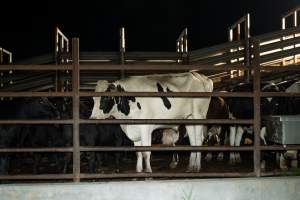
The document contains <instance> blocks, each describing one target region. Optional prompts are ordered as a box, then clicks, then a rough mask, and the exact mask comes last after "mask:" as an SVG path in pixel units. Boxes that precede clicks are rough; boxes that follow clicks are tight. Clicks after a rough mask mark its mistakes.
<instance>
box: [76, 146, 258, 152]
mask: <svg viewBox="0 0 300 200" xmlns="http://www.w3.org/2000/svg"><path fill="white" fill-rule="evenodd" d="M252 150H253V147H251V146H241V147H229V146H176V147H171V146H161V147H146V146H145V147H131V146H128V147H125V146H124V147H113V146H112V147H103V146H102V147H100V146H96V147H84V146H82V147H80V151H81V152H83V151H99V152H101V151H112V152H113V151H114V152H115V151H117V152H119V151H252Z"/></svg>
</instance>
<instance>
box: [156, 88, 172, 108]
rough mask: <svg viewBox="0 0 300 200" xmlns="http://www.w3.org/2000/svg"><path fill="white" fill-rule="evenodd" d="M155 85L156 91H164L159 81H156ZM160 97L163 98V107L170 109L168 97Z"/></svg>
mask: <svg viewBox="0 0 300 200" xmlns="http://www.w3.org/2000/svg"><path fill="white" fill-rule="evenodd" d="M156 86H157V90H158V92H164V89H163V87H162V86H161V85H160V84H159V83H156ZM167 91H168V92H169V91H171V90H170V89H169V88H167ZM161 99H162V100H163V103H164V105H165V107H166V108H167V109H170V108H171V102H170V101H169V99H168V98H167V97H161Z"/></svg>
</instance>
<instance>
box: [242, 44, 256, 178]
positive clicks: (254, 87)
mask: <svg viewBox="0 0 300 200" xmlns="http://www.w3.org/2000/svg"><path fill="white" fill-rule="evenodd" d="M253 45H254V48H253V50H254V53H253V54H254V61H253V63H252V65H253V68H254V74H253V90H254V98H253V105H254V124H253V125H254V156H253V159H254V172H255V175H256V176H257V177H260V173H261V166H260V164H261V161H260V159H261V152H260V121H261V117H260V114H261V113H260V78H261V77H260V60H259V41H254V44H253ZM241 109H242V108H241Z"/></svg>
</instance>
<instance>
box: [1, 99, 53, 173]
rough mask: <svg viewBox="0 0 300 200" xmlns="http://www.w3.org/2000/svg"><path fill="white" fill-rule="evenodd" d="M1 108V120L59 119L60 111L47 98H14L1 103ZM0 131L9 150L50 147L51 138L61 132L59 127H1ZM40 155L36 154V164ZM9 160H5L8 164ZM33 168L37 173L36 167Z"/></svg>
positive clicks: (7, 158) (4, 144)
mask: <svg viewBox="0 0 300 200" xmlns="http://www.w3.org/2000/svg"><path fill="white" fill-rule="evenodd" d="M0 107H1V115H0V116H1V119H57V118H58V117H59V116H58V115H59V113H58V111H57V110H56V109H55V107H54V106H53V104H52V103H51V102H49V101H48V99H47V98H34V99H29V98H25V99H21V98H14V99H12V100H4V101H1V105H0ZM0 130H1V131H0V132H1V136H2V140H1V141H2V146H3V147H8V148H9V147H41V146H44V147H45V146H49V145H51V141H54V140H52V138H51V137H54V136H55V135H56V133H58V132H59V131H58V130H57V127H55V126H52V125H36V126H30V125H1V129H0ZM4 139H5V140H4ZM3 142H4V143H3ZM39 155H40V154H34V159H35V161H36V162H35V163H38V161H39V160H40V156H39ZM9 159H10V157H5V158H4V160H6V162H8V163H9ZM8 165H9V164H6V166H8ZM33 168H34V171H35V172H36V165H34V167H33ZM2 171H7V169H4V170H2Z"/></svg>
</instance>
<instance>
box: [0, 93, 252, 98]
mask: <svg viewBox="0 0 300 200" xmlns="http://www.w3.org/2000/svg"><path fill="white" fill-rule="evenodd" d="M0 94H1V93H0ZM80 96H82V97H84V96H85V97H90V96H135V97H162V96H165V97H210V96H214V97H219V96H220V97H253V93H252V92H80Z"/></svg>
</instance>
